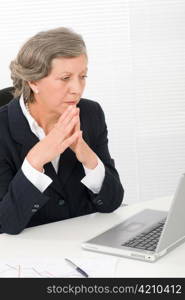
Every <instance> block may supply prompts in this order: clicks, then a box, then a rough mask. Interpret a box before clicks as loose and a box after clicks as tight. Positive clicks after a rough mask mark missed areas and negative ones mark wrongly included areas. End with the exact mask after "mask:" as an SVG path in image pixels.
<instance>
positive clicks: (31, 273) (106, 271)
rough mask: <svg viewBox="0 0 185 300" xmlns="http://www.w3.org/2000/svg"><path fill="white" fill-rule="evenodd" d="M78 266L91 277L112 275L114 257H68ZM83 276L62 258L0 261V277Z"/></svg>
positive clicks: (113, 271)
mask: <svg viewBox="0 0 185 300" xmlns="http://www.w3.org/2000/svg"><path fill="white" fill-rule="evenodd" d="M68 258H69V259H70V260H71V261H72V262H74V263H75V264H76V265H77V266H78V267H80V268H81V269H82V270H84V271H85V272H86V273H87V274H88V275H89V277H90V278H92V277H114V275H115V267H116V260H117V259H116V258H110V257H108V258H107V257H102V258H97V259H96V258H75V257H68ZM5 277H16V278H26V277H27V278H46V277H47V278H56V277H59V278H69V277H75V278H83V276H82V275H81V274H80V273H78V272H77V271H76V270H75V269H73V268H72V267H71V266H70V265H69V264H68V263H67V262H66V261H65V259H64V258H61V260H52V261H51V260H50V261H46V260H45V261H42V260H39V261H34V260H32V259H31V258H30V259H23V260H22V259H19V260H18V259H17V260H8V261H6V262H5V261H2V260H1V261H0V278H5Z"/></svg>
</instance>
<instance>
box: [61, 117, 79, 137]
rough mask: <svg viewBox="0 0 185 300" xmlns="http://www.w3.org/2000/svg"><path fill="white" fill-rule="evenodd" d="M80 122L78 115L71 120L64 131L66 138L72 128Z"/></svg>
mask: <svg viewBox="0 0 185 300" xmlns="http://www.w3.org/2000/svg"><path fill="white" fill-rule="evenodd" d="M77 122H78V116H75V117H73V119H72V120H71V121H70V123H69V124H68V125H67V126H66V127H65V129H64V131H63V136H64V138H66V137H67V136H68V135H69V134H70V133H71V131H72V130H74V128H75V126H76V124H77Z"/></svg>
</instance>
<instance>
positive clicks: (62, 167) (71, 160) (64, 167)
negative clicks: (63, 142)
mask: <svg viewBox="0 0 185 300" xmlns="http://www.w3.org/2000/svg"><path fill="white" fill-rule="evenodd" d="M76 163H77V158H76V155H75V153H74V152H73V151H72V150H71V149H70V148H67V149H66V150H65V151H64V152H63V153H62V154H61V156H60V161H59V170H58V175H59V177H60V181H61V183H62V187H63V186H64V185H65V183H66V181H67V179H68V178H69V176H70V174H71V172H72V171H73V168H74V167H75V165H76Z"/></svg>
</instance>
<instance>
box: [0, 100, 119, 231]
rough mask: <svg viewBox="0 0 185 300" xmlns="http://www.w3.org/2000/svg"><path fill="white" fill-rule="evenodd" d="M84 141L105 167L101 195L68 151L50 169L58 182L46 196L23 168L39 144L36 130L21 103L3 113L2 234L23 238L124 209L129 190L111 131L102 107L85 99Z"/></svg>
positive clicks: (0, 130) (82, 114) (12, 104)
mask: <svg viewBox="0 0 185 300" xmlns="http://www.w3.org/2000/svg"><path fill="white" fill-rule="evenodd" d="M78 106H79V108H80V121H81V129H82V131H83V137H84V139H85V141H86V142H87V143H88V145H89V146H90V147H91V149H92V150H93V151H94V152H95V153H96V154H97V155H98V157H99V158H100V159H101V160H102V162H103V163H104V166H105V179H104V181H103V185H102V188H101V190H100V192H99V193H98V194H94V193H93V192H92V191H90V190H89V189H88V188H87V187H86V186H85V185H83V184H82V183H81V182H80V180H81V179H82V178H83V177H84V176H85V172H84V169H83V166H82V164H81V163H80V162H79V161H78V160H77V158H76V156H75V154H74V153H73V151H72V150H71V149H70V148H68V149H67V150H66V151H65V152H64V153H63V154H62V155H61V156H60V161H59V170H58V173H56V172H55V169H54V168H53V165H52V163H47V164H45V166H44V169H45V174H46V175H48V176H49V177H50V178H51V179H52V180H53V182H52V183H51V184H50V185H49V186H48V188H47V189H46V190H45V191H44V192H43V193H41V192H40V191H39V190H38V189H37V188H36V187H35V186H34V185H33V184H32V183H31V182H30V181H29V180H28V179H27V178H26V177H25V175H24V174H23V172H22V170H21V166H22V163H23V161H24V158H25V156H26V155H27V153H28V151H29V150H30V149H31V148H32V147H33V146H34V145H35V144H36V143H37V142H38V141H39V140H38V138H37V137H36V136H35V135H34V134H33V133H32V131H31V130H30V127H29V124H28V122H27V120H26V118H25V116H24V115H23V113H22V110H21V107H20V104H19V101H18V99H13V100H12V101H11V102H10V103H9V104H8V105H5V106H3V107H1V108H0V232H1V233H2V232H4V233H9V234H17V233H20V232H21V231H22V230H23V229H24V228H26V227H30V226H35V225H40V224H45V223H50V222H54V221H60V220H64V219H68V218H73V217H77V216H81V215H85V214H90V213H94V212H102V213H108V212H112V211H114V210H115V209H116V208H118V207H119V206H120V204H121V202H122V199H123V188H122V185H121V183H120V179H119V175H118V172H117V171H116V169H115V166H114V160H113V159H112V158H111V157H110V154H109V150H108V139H107V127H106V123H105V118H104V113H103V111H102V109H101V107H100V105H99V104H98V103H97V102H95V101H91V100H87V99H81V100H80V102H79V104H78Z"/></svg>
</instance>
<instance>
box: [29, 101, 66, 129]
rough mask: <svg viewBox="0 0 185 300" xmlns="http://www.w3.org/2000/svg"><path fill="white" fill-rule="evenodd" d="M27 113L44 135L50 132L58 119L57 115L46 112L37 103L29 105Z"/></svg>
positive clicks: (45, 109)
mask: <svg viewBox="0 0 185 300" xmlns="http://www.w3.org/2000/svg"><path fill="white" fill-rule="evenodd" d="M29 112H30V114H31V116H32V117H33V118H34V119H35V120H36V121H37V123H38V125H39V126H40V127H42V129H43V130H44V132H45V134H46V135H47V134H48V133H49V132H50V131H51V129H52V128H53V126H54V125H55V124H56V122H57V121H58V119H59V117H60V115H59V114H56V113H54V112H48V110H47V108H45V107H44V106H43V107H42V106H41V105H39V104H37V103H31V104H29Z"/></svg>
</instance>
